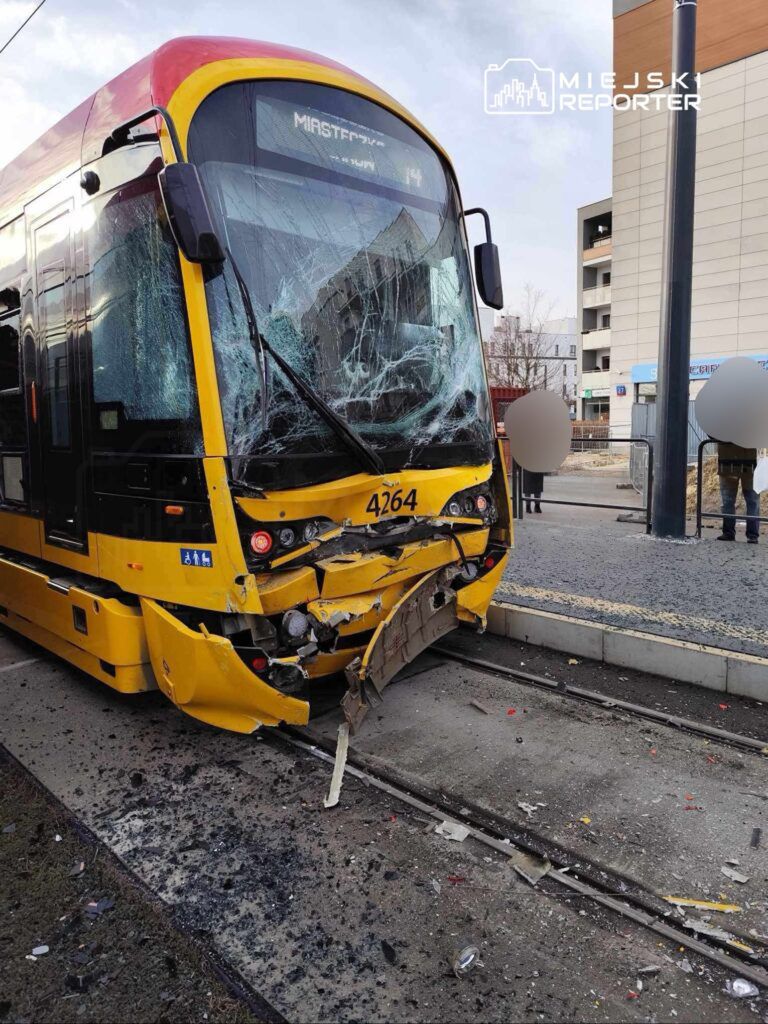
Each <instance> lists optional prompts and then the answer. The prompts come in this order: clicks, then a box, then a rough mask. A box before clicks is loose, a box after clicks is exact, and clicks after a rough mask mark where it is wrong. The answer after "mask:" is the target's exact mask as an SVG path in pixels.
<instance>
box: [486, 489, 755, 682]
mask: <svg viewBox="0 0 768 1024" xmlns="http://www.w3.org/2000/svg"><path fill="white" fill-rule="evenodd" d="M616 493H617V494H621V493H622V492H620V491H619V492H616ZM604 515H605V514H604V513H602V514H601V513H595V512H592V511H591V510H588V511H587V512H585V510H583V509H582V510H574V509H570V508H565V507H562V506H558V507H555V506H544V512H543V514H542V515H541V516H530V517H528V516H526V517H525V518H524V519H523V521H522V522H520V523H516V533H515V544H516V546H515V551H514V553H513V555H512V558H511V560H510V563H509V567H508V569H507V571H506V573H505V577H504V579H503V580H502V582H501V585H500V586H499V588H498V590H497V592H496V599H497V601H499V602H508V603H511V604H515V605H519V606H525V607H529V608H536V609H539V610H543V611H548V612H554V613H558V614H563V615H566V616H569V617H572V618H576V619H582V620H586V621H587V622H593V623H601V624H603V625H605V626H614V627H617V628H619V629H621V630H630V631H637V632H640V633H652V634H655V635H658V636H663V637H670V638H673V639H676V640H680V641H684V642H686V643H692V644H697V645H704V646H705V647H707V648H721V649H723V650H726V651H729V652H737V653H740V654H749V655H756V656H758V657H763V658H765V657H768V600H766V593H768V537H763V538H762V539H761V543H760V544H758V545H756V546H755V545H747V544H746V543H745V541H744V536H743V533H740V534H739V539H738V541H737V542H736V543H734V544H723V543H717V542H716V541H715V540H714V536H715V532H714V531H706V532H705V538H704V539H702V540H701V541H693V540H692V541H689V542H687V543H684V544H678V543H670V542H667V541H660V540H656V539H654V538H652V537H648V536H646V534H645V532H644V527H643V526H640V525H637V524H624V523H617V522H615V521H610V520H609V519H606V518H604ZM614 519H615V514H614ZM742 529H743V528H742ZM585 635H586V634H585ZM592 642H593V643H598V642H599V641H598V640H597V639H594V640H593V641H592ZM626 642H628V641H626ZM748 675H749V672H747V674H746V675H745V676H744V678H745V679H746V678H747V676H748ZM733 678H734V679H735V678H736V676H735V675H734V677H733ZM745 685H748V684H747V683H745ZM741 692H744V691H741Z"/></svg>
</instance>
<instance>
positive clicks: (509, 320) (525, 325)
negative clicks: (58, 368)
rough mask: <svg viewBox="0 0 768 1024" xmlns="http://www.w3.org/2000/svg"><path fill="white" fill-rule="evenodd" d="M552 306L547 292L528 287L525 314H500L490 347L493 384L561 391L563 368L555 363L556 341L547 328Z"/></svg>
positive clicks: (526, 287)
mask: <svg viewBox="0 0 768 1024" xmlns="http://www.w3.org/2000/svg"><path fill="white" fill-rule="evenodd" d="M553 306H554V303H553V302H551V301H550V300H549V299H548V298H547V295H546V293H545V292H544V291H542V290H541V289H539V288H534V287H533V285H531V284H526V286H525V293H524V297H523V309H522V312H521V313H519V314H515V313H511V312H509V311H505V312H503V313H502V314H501V316H500V317H499V321H498V324H497V326H496V327H495V328H494V329H493V332H492V333H491V337H490V340H489V345H488V374H489V377H490V383H491V384H494V385H496V386H498V387H522V388H528V389H529V390H530V391H534V390H542V389H550V390H553V391H560V390H561V388H562V386H563V381H562V369H560V364H559V363H557V362H556V361H553V352H554V351H555V344H556V343H557V338H556V337H555V336H553V335H552V334H550V333H547V332H546V331H545V329H544V325H545V323H546V321H547V320H548V319H549V318H550V317H551V315H552V309H553ZM555 358H556V357H555ZM558 370H559V373H558V372H557V371H558Z"/></svg>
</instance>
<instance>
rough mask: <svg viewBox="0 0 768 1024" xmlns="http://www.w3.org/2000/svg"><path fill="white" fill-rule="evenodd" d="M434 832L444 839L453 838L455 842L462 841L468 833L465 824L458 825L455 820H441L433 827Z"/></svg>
mask: <svg viewBox="0 0 768 1024" xmlns="http://www.w3.org/2000/svg"><path fill="white" fill-rule="evenodd" d="M435 832H437V834H438V835H439V836H444V838H446V839H453V840H455V841H456V842H457V843H463V842H464V840H465V839H466V838H467V836H468V835H469V829H468V828H467V827H466V825H460V824H459V823H458V822H457V821H441V822H440V824H439V825H437V826H436V827H435Z"/></svg>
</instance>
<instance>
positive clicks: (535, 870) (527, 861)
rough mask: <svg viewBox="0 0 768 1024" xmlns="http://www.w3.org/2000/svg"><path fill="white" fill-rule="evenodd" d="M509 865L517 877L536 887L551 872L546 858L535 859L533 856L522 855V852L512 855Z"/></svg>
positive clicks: (550, 866)
mask: <svg viewBox="0 0 768 1024" xmlns="http://www.w3.org/2000/svg"><path fill="white" fill-rule="evenodd" d="M511 864H512V867H513V868H514V870H515V871H516V872H517V873H518V875H520V877H521V878H524V879H525V880H526V882H528V883H529V884H530V885H536V884H537V883H538V882H539V881H540V880H541V879H542V878H543V877H544V876H545V875H548V874H549V872H550V871H551V870H552V865H551V864H550V862H549V861H548V860H547V858H546V857H536V856H535V855H534V854H530V853H523V851H522V850H518V851H516V852H515V853H514V854H513V855H512V857H511Z"/></svg>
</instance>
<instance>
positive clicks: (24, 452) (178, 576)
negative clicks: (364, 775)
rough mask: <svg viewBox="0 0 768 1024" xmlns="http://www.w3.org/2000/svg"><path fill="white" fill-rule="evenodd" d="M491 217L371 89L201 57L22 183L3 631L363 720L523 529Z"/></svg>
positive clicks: (123, 668)
mask: <svg viewBox="0 0 768 1024" xmlns="http://www.w3.org/2000/svg"><path fill="white" fill-rule="evenodd" d="M470 212H473V213H474V212H478V213H481V214H483V216H484V218H485V224H486V231H487V241H486V242H485V243H483V244H481V245H479V246H477V247H476V248H475V271H476V277H477V286H478V289H479V291H480V293H481V295H482V297H483V299H484V300H485V301H486V303H487V304H489V305H492V306H494V307H496V308H500V307H501V304H502V298H501V286H500V281H499V270H498V255H497V252H496V249H495V246H494V245H493V244H492V242H491V238H490V226H489V223H488V218H487V215H485V214H484V211H482V210H478V211H463V210H462V207H461V204H460V199H459V193H458V189H457V186H456V183H455V180H454V176H453V172H452V170H451V167H450V164H449V161H448V158H447V157H446V155H445V154H444V153H443V151H442V150H441V149H440V147H439V145H438V144H437V143H436V142H435V141H434V140H433V139H432V138H431V137H430V135H429V134H428V133H427V132H426V130H425V129H424V128H423V127H421V126H420V125H419V124H418V123H417V122H416V121H415V120H414V118H413V117H412V116H411V115H410V114H409V113H408V112H407V111H405V110H404V109H403V108H402V107H400V106H399V105H398V104H397V103H396V102H395V101H394V100H393V99H392V98H391V97H389V96H388V95H386V94H385V93H384V92H382V91H381V90H379V89H378V88H376V86H374V85H372V84H371V83H370V82H368V81H367V80H366V79H364V78H362V77H360V76H359V75H357V74H355V73H353V72H351V71H349V70H348V69H346V68H344V67H342V66H340V65H338V64H336V63H334V62H332V61H329V60H326V59H324V58H321V57H318V56H316V55H314V54H310V53H306V52H302V51H295V50H289V49H286V48H284V47H279V46H274V45H270V44H267V43H258V42H251V41H246V40H238V39H219V38H188V39H177V40H174V41H172V42H169V43H167V44H165V45H164V46H162V47H161V48H160V49H158V50H157V51H155V52H154V53H152V54H150V55H149V56H148V57H146V58H145V59H144V60H142V61H140V62H139V63H138V64H136V65H135V66H133V67H132V68H129V69H128V70H127V71H125V72H124V73H123V74H121V75H119V76H118V77H117V78H116V79H114V80H113V81H112V82H110V83H109V84H107V85H105V86H104V87H103V88H102V89H100V90H99V91H98V92H96V93H95V94H94V95H93V96H91V97H90V98H89V99H88V100H86V101H85V102H84V103H83V104H81V105H80V106H79V107H78V108H76V109H75V110H74V111H73V112H72V113H71V114H69V115H68V116H67V117H66V118H64V119H63V120H62V121H61V122H59V124H57V125H56V126H55V127H54V128H52V129H51V130H50V131H49V132H48V133H47V134H46V135H44V136H43V137H42V138H41V139H40V140H39V141H38V142H37V143H35V144H34V145H33V146H31V147H30V148H29V149H28V150H26V151H25V152H24V153H23V154H22V155H21V156H19V157H18V159H16V160H15V161H14V162H13V163H12V164H10V165H8V167H6V168H5V169H4V170H2V171H0V378H1V379H0V606H1V607H0V622H3V623H5V624H6V625H7V626H8V627H10V628H12V629H14V630H17V631H18V632H19V633H22V634H24V635H25V636H27V637H30V638H31V639H32V640H34V641H36V642H37V643H39V644H41V645H43V646H44V647H46V648H47V649H49V650H50V651H52V652H55V653H56V654H57V655H59V656H61V657H63V658H65V659H67V660H68V661H69V662H71V663H72V664H74V665H76V666H78V667H79V668H81V669H82V670H84V671H85V672H88V673H90V674H91V675H92V676H94V677H96V678H97V679H99V680H101V681H102V682H104V683H107V684H108V685H109V686H112V687H114V688H116V689H117V690H120V691H122V692H125V693H129V692H138V691H143V690H147V689H150V688H154V687H155V686H159V688H160V689H161V690H162V691H163V693H164V694H165V695H166V696H167V697H168V698H169V699H170V700H171V701H173V702H174V703H175V704H176V705H177V706H178V707H179V708H181V709H182V710H183V711H185V712H187V713H188V714H190V715H193V716H194V717H196V718H198V719H201V720H203V721H205V722H209V723H211V724H214V725H217V726H220V727H224V728H227V729H234V730H237V731H241V732H250V731H252V730H254V729H256V728H258V726H259V725H262V724H264V725H275V724H277V723H279V722H281V721H285V722H291V723H298V724H302V723H305V722H306V721H307V720H308V717H309V713H310V703H311V695H312V694H313V693H317V691H318V687H320V688H322V683H318V680H321V681H322V680H323V679H324V678H327V677H330V676H333V675H335V674H338V673H340V672H345V673H346V677H347V681H348V684H349V688H348V690H347V693H346V695H345V697H344V699H343V706H344V710H345V713H346V715H347V718H348V719H349V721H350V723H351V724H352V727H353V729H354V728H355V727H356V726H357V725H358V724H359V722H360V720H361V718H362V717H363V716H364V714H365V712H366V710H367V708H368V707H369V706H370V704H371V703H372V702H373V701H375V700H377V699H378V697H379V695H380V693H381V691H382V689H383V688H384V686H386V685H387V683H388V682H389V681H390V679H391V678H392V677H393V675H394V674H395V673H396V671H397V670H398V669H399V668H400V667H402V665H404V664H405V663H407V662H408V661H409V660H411V659H412V658H413V657H415V656H416V654H418V653H419V652H420V651H421V650H422V649H423V648H424V647H426V646H427V645H428V644H429V643H431V642H433V641H434V640H435V639H437V638H438V637H440V636H442V635H443V634H445V633H446V632H448V631H449V630H450V629H453V628H454V627H455V626H457V625H458V624H459V623H460V622H466V623H470V624H476V625H478V626H482V625H484V623H485V615H486V612H487V609H488V605H489V602H490V599H491V595H492V593H493V591H494V589H495V587H496V585H497V583H498V581H499V579H500V576H501V574H502V572H503V570H504V566H505V564H506V561H507V558H508V551H509V547H510V544H511V541H512V536H511V523H510V509H509V496H508V491H507V478H506V472H505V468H504V461H503V458H502V457H501V454H500V451H499V448H498V442H497V441H496V440H495V436H494V430H493V424H492V417H491V411H490V408H489V399H488V388H487V382H486V378H485V371H484V365H483V357H482V349H481V345H480V338H479V331H478V325H477V310H476V305H475V300H474V289H473V285H472V276H471V272H470V267H469V258H468V246H467V239H466V231H465V227H464V218H465V216H466V215H467V213H470Z"/></svg>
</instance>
